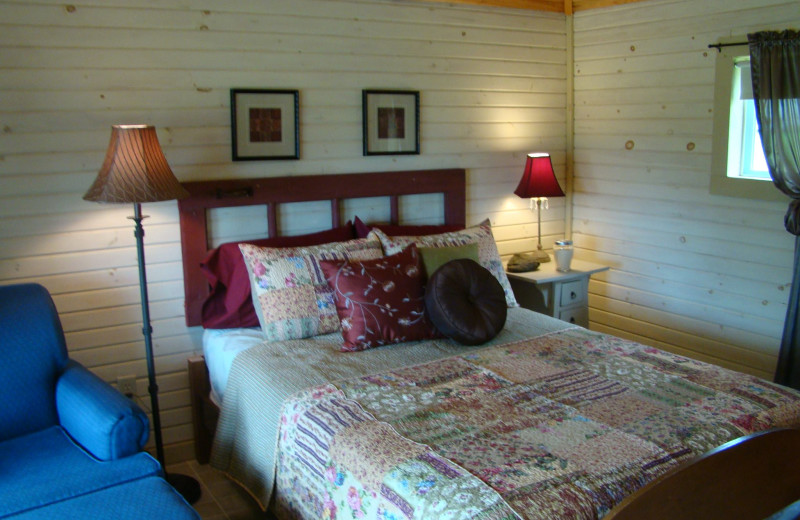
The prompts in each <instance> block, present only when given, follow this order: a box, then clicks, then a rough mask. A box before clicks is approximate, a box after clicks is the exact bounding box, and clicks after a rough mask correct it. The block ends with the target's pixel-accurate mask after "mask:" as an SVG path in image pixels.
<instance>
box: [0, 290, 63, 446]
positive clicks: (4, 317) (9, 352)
mask: <svg viewBox="0 0 800 520" xmlns="http://www.w3.org/2000/svg"><path fill="white" fill-rule="evenodd" d="M0 331H2V342H0V381H2V382H3V399H0V441H4V440H7V439H11V438H13V437H18V436H20V435H25V434H28V433H31V432H35V431H38V430H41V429H43V428H48V427H50V426H54V425H56V424H58V416H57V413H56V403H55V399H54V395H55V389H56V380H57V379H58V376H59V374H61V372H62V370H64V367H65V366H66V363H67V347H66V344H65V343H64V333H63V331H62V329H61V322H60V321H59V319H58V313H57V312H56V308H55V305H53V300H52V299H51V298H50V294H49V293H48V292H47V290H46V289H45V288H44V287H42V286H41V285H37V284H18V285H6V286H2V287H0Z"/></svg>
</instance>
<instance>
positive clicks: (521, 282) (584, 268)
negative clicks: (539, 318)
mask: <svg viewBox="0 0 800 520" xmlns="http://www.w3.org/2000/svg"><path fill="white" fill-rule="evenodd" d="M607 270H608V266H605V265H600V264H593V263H591V262H583V261H581V260H573V261H572V269H571V270H570V271H568V272H566V273H561V272H559V271H556V263H555V261H550V262H546V263H544V264H541V265H540V266H539V268H538V269H537V270H535V271H530V272H527V273H509V272H507V271H506V274H507V275H508V281H509V282H510V283H511V288H512V289H514V296H515V297H516V298H517V302H519V304H520V305H521V306H522V307H525V308H526V309H530V310H532V311H536V312H541V313H542V314H547V315H548V316H553V317H554V318H558V319H560V320H563V321H568V322H570V323H575V324H576V325H580V326H582V327H588V326H589V277H590V276H592V275H593V274H594V273H599V272H602V271H607Z"/></svg>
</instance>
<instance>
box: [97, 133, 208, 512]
mask: <svg viewBox="0 0 800 520" xmlns="http://www.w3.org/2000/svg"><path fill="white" fill-rule="evenodd" d="M187 195H188V192H187V191H186V190H185V189H184V188H183V186H181V185H180V183H179V182H178V180H177V179H176V178H175V175H173V173H172V170H171V169H170V167H169V164H168V163H167V159H166V157H164V153H163V152H162V151H161V146H160V145H159V144H158V137H157V135H156V129H155V127H153V126H147V125H114V126H112V127H111V142H110V143H109V145H108V151H107V152H106V158H105V161H104V162H103V166H102V167H101V168H100V172H99V173H98V174H97V178H96V179H95V181H94V184H92V186H91V187H90V188H89V191H87V192H86V194H85V195H84V196H83V198H84V199H85V200H88V201H93V202H118V203H122V202H124V203H133V212H134V214H133V217H128V218H131V219H132V220H133V221H134V223H135V225H136V227H135V229H134V236H135V237H136V252H137V254H138V263H139V288H140V290H141V303H142V325H143V326H142V334H144V346H145V354H146V356H147V377H148V382H149V386H148V391H149V393H150V403H151V413H152V417H153V432H154V436H155V444H156V458H157V459H158V462H159V463H161V467H162V468H164V471H165V473H166V464H165V461H164V444H163V442H162V439H161V417H160V413H159V409H158V384H157V383H156V369H155V362H154V361H153V328H152V326H151V325H150V304H149V300H148V297H147V276H146V274H145V262H144V228H143V227H142V220H143V219H145V218H147V217H146V216H142V203H143V202H158V201H164V200H174V199H181V198H184V197H186V196H187ZM166 479H167V481H168V482H169V483H170V484H171V485H172V486H173V487H174V488H175V489H176V490H177V491H178V492H179V493H180V494H181V495H183V497H184V498H185V499H186V500H187V501H188V502H189V503H194V502H196V501H197V500H198V499H199V498H200V484H199V483H198V482H197V481H196V480H195V479H193V478H192V477H189V476H187V475H180V474H176V473H166Z"/></svg>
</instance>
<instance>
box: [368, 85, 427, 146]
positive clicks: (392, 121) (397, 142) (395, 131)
mask: <svg viewBox="0 0 800 520" xmlns="http://www.w3.org/2000/svg"><path fill="white" fill-rule="evenodd" d="M361 103H362V118H363V119H362V121H363V141H364V143H363V144H364V150H363V153H364V155H419V141H420V139H419V91H416V90H363V91H362V98H361Z"/></svg>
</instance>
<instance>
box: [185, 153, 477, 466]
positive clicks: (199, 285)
mask: <svg viewBox="0 0 800 520" xmlns="http://www.w3.org/2000/svg"><path fill="white" fill-rule="evenodd" d="M183 186H184V188H186V190H187V191H188V192H189V197H188V198H186V199H182V200H179V201H178V213H179V216H180V228H181V248H182V252H183V280H184V294H185V302H184V305H185V310H186V324H187V325H188V326H190V327H193V326H198V325H200V324H201V311H202V306H203V302H204V301H205V299H206V297H207V296H208V294H209V292H210V287H209V285H208V282H207V281H206V278H205V277H204V276H203V273H202V272H201V271H200V263H201V262H202V261H203V260H204V259H205V257H206V255H207V254H208V252H209V251H210V249H211V247H210V244H209V237H208V224H207V220H206V216H207V211H208V210H210V209H215V208H228V207H236V206H254V205H264V206H266V213H265V218H266V219H267V222H268V236H269V237H274V236H277V235H278V229H279V226H278V207H279V205H280V204H287V203H292V202H309V201H330V206H331V225H330V227H331V228H333V227H337V226H340V225H342V223H343V222H342V220H343V217H342V214H341V203H342V201H344V200H346V199H358V198H365V197H388V199H389V207H390V222H387V223H388V224H398V223H399V219H400V215H399V198H400V197H401V196H403V195H418V194H427V193H442V194H443V195H444V224H447V225H455V226H462V227H463V226H465V225H466V171H465V170H463V169H440V170H415V171H399V172H372V173H348V174H333V175H306V176H295V177H269V178H259V179H236V180H219V181H200V182H186V183H183ZM188 363H189V388H190V392H191V402H192V423H193V426H194V439H195V456H196V458H197V460H198V462H200V463H201V464H203V463H206V462H208V459H209V455H210V452H211V444H212V441H213V436H214V431H215V430H216V423H217V418H218V417H219V409H218V408H217V406H216V405H215V404H214V403H213V401H211V399H210V390H211V384H210V383H209V380H208V369H207V368H206V365H205V360H204V358H203V357H202V356H195V357H192V358H190V359H189V360H188Z"/></svg>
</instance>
